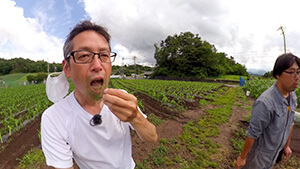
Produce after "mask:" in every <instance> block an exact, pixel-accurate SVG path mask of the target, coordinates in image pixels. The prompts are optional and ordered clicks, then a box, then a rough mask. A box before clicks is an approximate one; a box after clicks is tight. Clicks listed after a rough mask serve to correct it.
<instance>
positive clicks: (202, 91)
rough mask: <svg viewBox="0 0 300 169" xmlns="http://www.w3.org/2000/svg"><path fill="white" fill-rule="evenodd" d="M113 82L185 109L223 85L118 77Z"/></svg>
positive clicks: (170, 105) (166, 103) (178, 108)
mask: <svg viewBox="0 0 300 169" xmlns="http://www.w3.org/2000/svg"><path fill="white" fill-rule="evenodd" d="M112 84H113V86H115V85H118V86H121V87H120V88H123V89H131V90H136V91H139V92H141V93H144V94H146V95H148V96H150V97H151V98H152V99H155V100H158V101H160V102H161V103H163V104H164V105H167V106H169V107H171V108H172V107H173V108H175V109H177V110H183V109H185V106H184V105H186V104H193V103H195V102H197V101H199V100H200V99H203V98H204V97H205V96H206V95H208V94H210V93H213V92H214V91H215V90H217V89H219V88H220V87H221V86H222V84H218V83H204V82H187V81H164V80H144V79H138V80H122V79H118V80H112Z"/></svg>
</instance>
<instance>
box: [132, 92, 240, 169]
mask: <svg viewBox="0 0 300 169" xmlns="http://www.w3.org/2000/svg"><path fill="white" fill-rule="evenodd" d="M235 95H236V89H234V88H230V89H228V90H227V91H223V89H222V90H221V91H218V92H214V93H213V94H212V96H210V97H211V98H214V102H213V103H212V104H213V105H215V107H216V108H215V109H210V110H207V111H206V115H205V116H203V117H201V118H200V119H198V120H196V121H195V122H192V121H190V122H187V123H186V124H185V125H184V126H183V133H182V134H181V135H179V136H178V138H176V139H172V140H167V139H165V138H162V139H161V140H160V146H159V147H157V148H154V151H153V153H151V154H149V155H148V157H146V158H145V159H144V161H142V162H137V167H136V168H140V169H148V168H218V167H220V166H219V162H220V161H222V160H224V159H222V157H221V155H220V154H219V152H218V148H220V146H221V145H219V144H217V143H216V142H214V141H212V139H211V138H212V137H218V136H219V134H220V129H219V125H221V124H223V123H225V122H227V121H228V118H229V116H230V115H231V113H232V106H233V104H234V102H235V101H236V98H235Z"/></svg>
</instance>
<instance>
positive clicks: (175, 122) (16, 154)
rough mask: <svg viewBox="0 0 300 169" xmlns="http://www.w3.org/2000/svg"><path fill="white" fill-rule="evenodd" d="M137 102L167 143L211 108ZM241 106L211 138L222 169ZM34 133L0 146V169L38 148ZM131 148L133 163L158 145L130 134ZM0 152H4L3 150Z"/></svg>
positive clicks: (299, 151) (30, 128) (298, 147)
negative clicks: (170, 107)
mask: <svg viewBox="0 0 300 169" xmlns="http://www.w3.org/2000/svg"><path fill="white" fill-rule="evenodd" d="M137 95H138V98H139V99H143V105H144V107H145V110H144V112H145V114H149V113H155V114H156V115H157V116H159V117H161V118H162V119H164V122H163V123H162V124H160V125H159V126H158V127H157V132H158V135H159V138H165V139H167V140H170V139H172V138H177V137H178V135H179V134H181V133H182V132H183V129H182V126H183V125H184V124H186V123H187V122H188V121H194V120H195V119H197V118H199V117H200V116H201V115H203V114H204V111H205V110H207V109H211V108H213V107H212V106H211V105H208V106H205V107H204V108H202V109H199V108H194V109H191V110H188V111H186V112H182V113H180V114H174V113H171V112H170V111H169V110H168V109H166V108H164V107H162V106H161V104H160V103H159V102H157V101H155V100H152V99H151V98H149V97H147V96H146V95H143V94H140V93H139V94H137ZM248 101H249V104H248V105H246V106H249V105H252V104H253V102H254V100H253V99H251V98H248ZM238 104H241V105H242V106H234V107H233V112H232V115H231V117H230V118H229V121H228V122H227V123H225V124H223V125H221V126H220V129H221V132H220V133H221V134H220V135H219V137H218V138H214V141H216V142H218V143H219V144H221V145H222V147H221V148H220V151H221V152H222V154H224V157H226V158H227V160H228V162H227V163H224V165H223V166H222V168H231V167H230V165H229V164H231V163H232V162H233V160H234V159H235V158H236V157H234V156H232V155H231V151H232V148H231V142H230V138H231V136H232V135H233V134H234V132H235V130H236V129H237V127H238V125H240V123H241V121H242V120H244V119H245V117H246V116H247V114H248V113H250V111H245V109H244V108H243V105H244V103H243V102H238ZM38 130H40V118H37V119H36V120H34V121H33V122H31V123H30V124H28V125H26V126H25V128H24V129H22V130H21V131H19V132H18V133H15V134H13V135H12V136H11V137H10V139H9V141H8V142H6V143H4V144H0V146H1V147H2V148H1V149H0V150H1V152H0V169H10V168H16V167H17V166H18V163H19V160H17V159H21V158H22V157H23V156H24V154H26V153H27V151H28V150H29V149H31V148H32V147H39V146H40V141H39V139H38ZM298 133H300V125H299V124H296V125H295V127H294V130H293V136H292V140H291V148H292V150H293V155H295V156H296V158H297V159H300V135H299V134H298ZM132 146H133V158H134V160H135V161H136V162H141V161H143V160H144V158H145V157H146V156H148V154H149V153H151V152H152V151H153V148H154V147H157V146H159V143H145V142H143V141H141V140H140V139H139V138H138V136H137V135H136V134H135V133H133V134H132ZM3 148H4V149H3ZM41 168H48V167H47V166H41Z"/></svg>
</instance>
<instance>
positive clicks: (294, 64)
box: [288, 62, 300, 70]
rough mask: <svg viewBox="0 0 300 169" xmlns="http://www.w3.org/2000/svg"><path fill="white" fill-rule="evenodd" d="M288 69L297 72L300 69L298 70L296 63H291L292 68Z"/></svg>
mask: <svg viewBox="0 0 300 169" xmlns="http://www.w3.org/2000/svg"><path fill="white" fill-rule="evenodd" d="M288 69H289V70H299V69H300V68H299V66H298V65H297V63H296V62H295V63H293V64H292V66H290V67H289V68H288Z"/></svg>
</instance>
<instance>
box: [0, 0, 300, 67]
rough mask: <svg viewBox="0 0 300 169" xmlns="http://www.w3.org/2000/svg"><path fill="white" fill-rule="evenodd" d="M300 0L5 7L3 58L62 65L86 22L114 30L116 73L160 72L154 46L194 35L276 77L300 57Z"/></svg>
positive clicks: (28, 2)
mask: <svg viewBox="0 0 300 169" xmlns="http://www.w3.org/2000/svg"><path fill="white" fill-rule="evenodd" d="M299 6H300V1H299V2H298V1H297V0H264V1H262V0H242V1H241V0H226V1H225V0H143V1H142V0H109V1H108V0H1V1H0V21H1V24H0V58H5V59H10V58H16V57H23V58H29V59H32V60H35V61H36V60H45V61H49V62H57V63H61V61H62V59H63V55H62V46H63V43H64V40H65V38H66V35H67V34H68V32H69V31H70V29H71V28H73V27H74V26H75V24H76V23H78V22H79V21H80V20H83V19H90V20H92V21H93V22H96V23H99V24H102V25H103V26H105V27H107V28H108V30H109V32H110V34H111V36H112V43H111V45H112V49H113V50H114V51H116V52H117V53H118V57H117V60H116V61H115V62H114V64H115V65H121V63H122V58H124V62H125V63H124V64H133V56H137V60H136V62H137V63H138V64H143V65H152V66H154V65H155V59H154V57H153V54H154V44H155V43H160V42H161V41H162V40H165V39H166V37H167V36H168V35H171V36H173V35H175V34H180V32H186V31H190V32H192V33H194V34H199V36H200V37H201V38H202V40H205V41H208V42H209V43H210V44H214V45H215V47H216V48H217V50H218V52H225V53H226V54H227V55H228V56H233V57H234V59H235V60H236V61H237V62H238V63H240V64H242V65H245V66H246V68H247V69H263V70H266V71H269V70H271V69H272V67H273V65H274V62H275V59H276V57H277V56H279V55H280V54H282V53H284V43H283V35H282V31H281V30H278V28H279V27H280V26H282V27H283V28H284V33H285V38H286V49H287V52H292V53H294V54H295V55H298V56H300V48H299V47H300V41H299V40H300V22H298V16H300V10H299V9H298V8H299Z"/></svg>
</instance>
